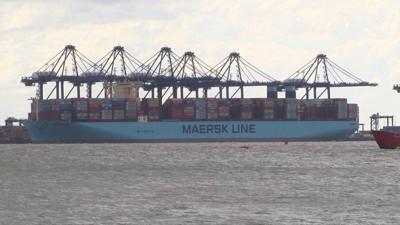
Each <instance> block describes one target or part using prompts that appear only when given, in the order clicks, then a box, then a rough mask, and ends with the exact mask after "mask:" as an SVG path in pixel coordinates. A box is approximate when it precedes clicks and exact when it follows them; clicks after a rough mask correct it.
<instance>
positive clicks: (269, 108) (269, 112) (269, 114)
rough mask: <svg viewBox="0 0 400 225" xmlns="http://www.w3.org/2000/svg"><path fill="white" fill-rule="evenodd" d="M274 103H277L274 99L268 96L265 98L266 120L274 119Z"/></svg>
mask: <svg viewBox="0 0 400 225" xmlns="http://www.w3.org/2000/svg"><path fill="white" fill-rule="evenodd" d="M274 105H275V100H274V99H269V98H267V99H265V100H264V119H266V120H272V119H274Z"/></svg>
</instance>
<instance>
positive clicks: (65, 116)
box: [60, 112, 72, 121]
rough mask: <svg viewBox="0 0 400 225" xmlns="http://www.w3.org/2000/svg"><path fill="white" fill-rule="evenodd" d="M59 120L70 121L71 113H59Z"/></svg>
mask: <svg viewBox="0 0 400 225" xmlns="http://www.w3.org/2000/svg"><path fill="white" fill-rule="evenodd" d="M60 120H63V121H71V120H72V113H71V112H61V113H60Z"/></svg>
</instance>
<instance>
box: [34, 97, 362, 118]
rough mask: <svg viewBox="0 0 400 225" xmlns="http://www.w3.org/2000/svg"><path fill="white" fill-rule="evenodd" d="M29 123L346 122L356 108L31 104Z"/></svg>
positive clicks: (297, 103)
mask: <svg viewBox="0 0 400 225" xmlns="http://www.w3.org/2000/svg"><path fill="white" fill-rule="evenodd" d="M31 107H32V109H31V113H30V118H31V119H32V120H63V121H72V120H73V121H87V120H88V121H124V120H128V121H137V120H138V115H139V114H141V115H142V116H144V117H146V120H147V119H148V120H150V121H155V120H160V119H165V120H346V119H356V118H358V106H357V105H356V104H347V100H346V99H310V100H297V99H268V98H267V99H259V98H258V99H215V98H209V99H169V100H167V101H166V102H165V103H164V104H163V106H162V118H160V114H161V109H160V105H159V101H158V99H143V100H142V101H141V102H140V100H139V99H135V98H130V99H121V98H114V99H82V98H81V99H63V100H55V99H52V100H41V101H38V100H35V101H34V102H33V103H32V105H31Z"/></svg>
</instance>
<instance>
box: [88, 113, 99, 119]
mask: <svg viewBox="0 0 400 225" xmlns="http://www.w3.org/2000/svg"><path fill="white" fill-rule="evenodd" d="M100 119H101V114H100V113H89V120H91V121H96V120H100Z"/></svg>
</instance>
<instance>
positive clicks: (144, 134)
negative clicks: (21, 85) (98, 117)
mask: <svg viewBox="0 0 400 225" xmlns="http://www.w3.org/2000/svg"><path fill="white" fill-rule="evenodd" d="M24 126H25V128H26V129H27V130H28V132H29V134H30V136H31V140H32V142H34V143H68V142H69V143H71V142H72V143H73V142H76V143H85V142H202V141H214V142H220V141H293V140H296V141H308V140H342V139H345V138H347V137H348V136H350V135H351V134H353V133H354V132H355V131H356V130H357V129H358V122H357V121H355V120H338V121H290V120H287V121H159V122H158V121H157V122H155V121H153V122H64V121H25V122H24Z"/></svg>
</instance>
